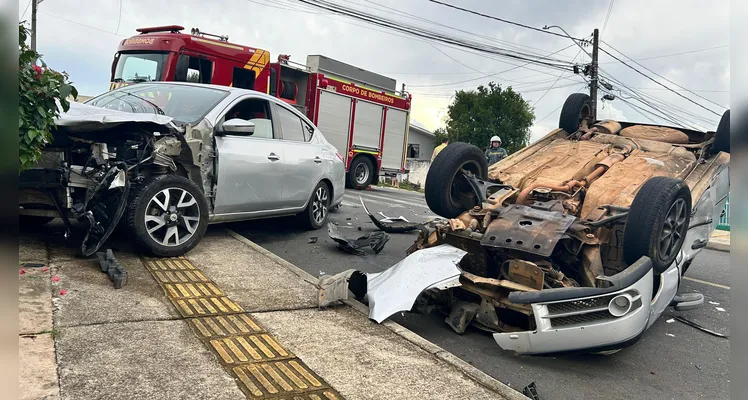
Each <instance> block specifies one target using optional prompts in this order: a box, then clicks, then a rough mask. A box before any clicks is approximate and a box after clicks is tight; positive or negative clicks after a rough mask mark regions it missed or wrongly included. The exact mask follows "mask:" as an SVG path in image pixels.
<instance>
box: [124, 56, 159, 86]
mask: <svg viewBox="0 0 748 400" xmlns="http://www.w3.org/2000/svg"><path fill="white" fill-rule="evenodd" d="M167 55H168V53H153V52H149V53H120V56H119V59H118V60H117V67H116V69H115V71H114V80H113V81H114V82H150V81H160V80H161V73H162V71H163V70H164V64H165V63H166V57H167Z"/></svg>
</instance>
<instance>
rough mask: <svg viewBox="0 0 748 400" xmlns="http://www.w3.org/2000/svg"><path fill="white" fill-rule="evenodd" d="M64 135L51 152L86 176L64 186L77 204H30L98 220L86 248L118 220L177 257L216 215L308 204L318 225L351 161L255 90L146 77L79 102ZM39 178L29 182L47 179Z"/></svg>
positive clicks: (306, 210) (62, 122)
mask: <svg viewBox="0 0 748 400" xmlns="http://www.w3.org/2000/svg"><path fill="white" fill-rule="evenodd" d="M54 134H55V137H56V140H55V144H53V145H51V146H50V148H48V149H46V151H45V153H48V154H55V156H56V157H57V156H58V155H60V157H67V159H65V160H63V161H64V162H62V163H59V164H56V165H63V169H68V170H69V171H62V173H63V175H68V176H71V177H76V179H77V180H76V181H73V180H72V179H71V180H70V183H68V184H67V187H65V188H63V189H61V190H60V191H59V192H58V193H57V194H56V195H57V198H58V200H61V201H59V202H58V203H60V204H67V205H69V207H64V208H65V209H63V210H59V208H57V209H55V208H53V207H51V206H50V207H47V208H48V210H47V211H44V208H45V206H44V205H41V204H33V205H30V204H29V205H28V206H27V207H25V208H24V207H23V202H20V201H19V203H21V204H22V210H21V214H24V213H25V214H26V218H27V219H32V218H35V219H37V220H41V221H45V220H48V219H50V216H52V215H54V212H55V211H62V212H63V215H59V216H63V219H65V220H66V221H67V219H66V218H65V217H67V216H73V217H75V218H79V219H80V218H84V219H85V218H88V219H89V222H90V223H91V226H92V227H95V228H92V230H91V231H90V234H89V235H88V236H87V239H86V240H87V241H88V243H86V242H84V244H83V251H82V252H83V253H84V254H85V253H93V252H94V251H95V250H96V249H98V248H99V247H100V246H101V244H102V243H103V242H104V241H105V240H106V238H107V237H108V236H109V233H111V230H113V229H114V225H116V224H117V221H118V220H120V219H123V220H125V221H126V225H128V226H129V228H130V229H131V230H132V232H133V234H134V238H135V239H136V241H137V242H138V243H139V244H140V245H141V247H142V248H143V249H144V250H146V252H148V253H151V254H154V255H158V256H176V255H181V254H184V253H185V252H187V251H189V250H190V249H192V248H193V247H194V246H195V245H197V243H198V242H199V241H200V239H201V238H202V236H203V234H204V233H205V230H206V227H207V225H208V224H210V223H220V222H232V221H242V220H249V219H257V218H266V217H275V216H284V215H294V214H298V215H299V217H300V218H299V219H300V220H301V221H302V222H304V223H305V225H307V226H308V227H309V228H311V229H319V228H321V227H323V226H325V225H326V224H327V217H328V211H329V210H330V209H331V208H333V207H336V206H338V205H339V204H340V203H341V202H342V199H343V192H344V187H345V166H344V164H343V158H342V157H341V155H340V154H338V152H337V150H336V149H335V147H333V146H332V145H331V144H330V143H328V141H327V140H326V139H325V137H324V136H323V134H322V132H320V131H319V129H317V127H315V126H314V124H313V123H312V122H311V121H310V120H309V119H308V118H306V117H305V116H304V115H303V114H302V113H301V112H299V111H298V110H297V109H295V108H294V107H293V106H291V105H289V104H286V103H284V102H282V101H279V100H278V99H276V98H274V97H271V96H268V95H266V94H264V93H259V92H255V91H251V90H245V89H238V88H232V87H225V86H215V85H205V84H192V83H174V82H145V83H139V84H135V85H131V86H126V87H122V88H120V89H117V90H113V91H110V92H107V93H104V94H102V95H100V96H97V97H95V98H93V99H91V100H89V101H88V102H86V104H74V107H73V108H71V110H70V112H68V113H65V114H64V115H62V116H61V118H59V120H58V121H57V130H56V131H55V132H54ZM61 138H62V139H64V140H60V139H61ZM56 143H65V144H64V146H66V148H65V149H64V150H65V151H62V152H61V151H59V150H60V149H59V148H54V147H55V146H56ZM97 160H99V161H97ZM40 168H41V169H43V168H45V166H42V165H40V166H38V169H40ZM57 169H58V170H59V169H60V168H57ZM40 176H46V175H44V174H31V173H29V174H25V175H23V176H21V180H22V181H23V180H24V179H25V180H26V181H25V187H29V188H32V187H39V186H40V185H44V184H45V183H44V182H37V181H36V180H38V179H39V178H38V177H40ZM107 179H109V180H111V182H110V181H109V180H107ZM88 199H94V200H88ZM94 201H97V202H99V203H100V204H99V205H98V206H97V205H96V204H91V203H93V202H94ZM76 203H78V204H79V206H77V207H76V206H75V205H76ZM24 211H28V212H24ZM45 212H46V214H45ZM65 214H67V215H65Z"/></svg>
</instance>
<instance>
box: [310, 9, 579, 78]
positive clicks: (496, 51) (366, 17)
mask: <svg viewBox="0 0 748 400" xmlns="http://www.w3.org/2000/svg"><path fill="white" fill-rule="evenodd" d="M297 1H299V2H301V3H304V4H307V5H311V6H314V7H318V8H321V9H323V10H328V11H331V12H334V13H337V14H341V15H345V16H348V17H351V18H355V19H358V20H362V21H366V22H369V23H372V24H375V25H379V26H383V27H386V28H390V29H393V30H397V31H400V32H403V33H406V34H409V35H413V36H417V37H421V38H424V39H428V40H433V41H439V42H442V43H446V44H451V45H454V46H458V47H464V48H469V49H474V50H477V51H480V52H483V53H487V54H493V55H498V56H502V57H506V58H512V59H517V60H522V61H527V62H530V63H534V64H538V65H545V66H547V67H551V68H558V69H565V68H570V67H571V65H569V64H568V62H566V61H563V60H557V59H550V58H547V57H545V58H544V57H538V56H537V55H534V54H525V53H521V52H517V51H511V50H507V49H503V48H499V47H495V46H489V45H486V44H483V43H476V42H470V41H465V40H461V39H459V38H455V37H450V36H449V35H444V34H441V33H439V32H433V31H429V30H427V29H423V28H420V27H417V26H412V25H411V26H408V25H403V24H401V23H398V22H396V21H392V20H388V19H386V18H382V17H378V16H375V15H372V14H367V13H364V12H360V11H358V10H355V9H351V8H347V7H345V6H342V5H339V4H336V3H331V2H327V1H322V0H297Z"/></svg>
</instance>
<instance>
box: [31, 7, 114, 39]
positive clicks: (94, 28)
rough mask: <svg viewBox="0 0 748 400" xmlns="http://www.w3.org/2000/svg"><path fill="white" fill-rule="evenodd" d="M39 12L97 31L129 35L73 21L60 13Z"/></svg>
mask: <svg viewBox="0 0 748 400" xmlns="http://www.w3.org/2000/svg"><path fill="white" fill-rule="evenodd" d="M39 14H43V15H46V16H49V17H52V18H57V19H59V20H62V21H65V22H69V23H71V24H75V25H79V26H82V27H84V28H89V29H93V30H95V31H99V32H104V33H108V34H110V35H114V36H119V37H127V36H125V35H119V34H117V33H114V32H110V31H106V30H104V29H101V28H97V27H94V26H91V25H86V24H81V23H80V22H77V21H73V20H70V19H67V18H64V17H61V16H59V15H54V14H49V13H45V12H39Z"/></svg>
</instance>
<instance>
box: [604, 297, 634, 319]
mask: <svg viewBox="0 0 748 400" xmlns="http://www.w3.org/2000/svg"><path fill="white" fill-rule="evenodd" d="M632 303H633V299H632V298H631V296H630V295H628V294H625V293H624V294H620V295H618V296H616V297H614V298H613V299H612V300H611V301H610V303H608V311H610V313H611V314H612V315H613V316H614V317H622V316H624V315H626V314H627V313H628V312H629V311H631V304H632Z"/></svg>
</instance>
